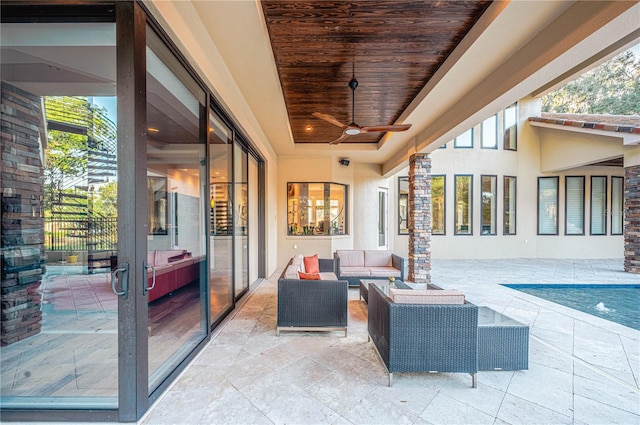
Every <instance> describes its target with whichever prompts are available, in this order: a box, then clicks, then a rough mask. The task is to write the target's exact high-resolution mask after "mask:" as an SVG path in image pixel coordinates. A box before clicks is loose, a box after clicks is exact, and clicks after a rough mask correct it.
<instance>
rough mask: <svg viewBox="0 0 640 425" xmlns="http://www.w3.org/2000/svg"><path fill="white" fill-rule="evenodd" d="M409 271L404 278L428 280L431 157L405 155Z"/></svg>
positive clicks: (424, 281)
mask: <svg viewBox="0 0 640 425" xmlns="http://www.w3.org/2000/svg"><path fill="white" fill-rule="evenodd" d="M408 223H409V274H408V277H407V280H408V281H410V282H415V283H431V157H430V156H429V155H428V154H414V155H411V157H410V158H409V220H408Z"/></svg>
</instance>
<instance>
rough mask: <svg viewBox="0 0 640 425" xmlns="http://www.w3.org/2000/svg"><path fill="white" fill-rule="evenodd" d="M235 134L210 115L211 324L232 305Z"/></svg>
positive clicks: (217, 118) (216, 117) (214, 116)
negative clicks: (232, 198)
mask: <svg viewBox="0 0 640 425" xmlns="http://www.w3.org/2000/svg"><path fill="white" fill-rule="evenodd" d="M231 140H232V133H231V130H230V129H229V127H227V126H226V125H225V124H224V123H223V122H222V120H220V118H219V117H218V116H216V115H214V114H211V115H210V116H209V143H210V145H209V179H210V180H209V196H210V221H211V225H210V232H211V235H210V239H209V250H210V252H209V298H210V301H209V303H210V311H211V318H210V324H214V323H215V322H216V321H218V320H219V319H220V318H221V317H222V316H223V314H224V313H225V312H226V311H227V310H228V309H229V308H230V307H231V306H232V304H233V292H232V290H233V234H232V228H233V221H232V220H233V215H232V214H233V203H232V202H231V196H232V187H231V182H230V176H231V166H232V163H231V158H232V153H231V148H232V146H233V144H232V142H231Z"/></svg>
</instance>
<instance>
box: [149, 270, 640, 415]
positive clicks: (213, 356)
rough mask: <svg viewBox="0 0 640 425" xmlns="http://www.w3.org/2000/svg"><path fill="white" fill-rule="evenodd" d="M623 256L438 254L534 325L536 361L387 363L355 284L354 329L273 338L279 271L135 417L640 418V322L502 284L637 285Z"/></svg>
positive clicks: (453, 273) (469, 293)
mask: <svg viewBox="0 0 640 425" xmlns="http://www.w3.org/2000/svg"><path fill="white" fill-rule="evenodd" d="M622 270H623V265H622V260H621V259H614V260H557V259H500V260H434V261H433V268H432V282H433V283H434V284H437V285H439V286H441V287H442V288H445V289H458V290H460V291H461V292H463V293H464V294H465V296H466V299H467V300H468V301H470V302H472V303H474V304H477V305H485V306H488V307H490V308H492V309H494V310H496V311H498V312H501V313H503V314H505V315H507V316H509V317H511V318H513V319H515V320H517V321H519V322H522V323H524V324H527V325H529V326H530V341H529V342H530V344H529V369H528V370H521V371H492V372H488V371H480V372H479V373H478V387H477V388H475V389H474V388H472V387H471V385H470V379H469V376H468V375H466V374H448V373H435V374H431V373H411V374H396V376H394V385H393V386H392V387H389V386H388V377H387V371H386V370H385V368H384V365H383V363H382V362H381V360H380V359H379V358H378V357H377V354H376V352H375V350H374V348H373V344H372V343H371V342H369V341H368V338H367V306H366V304H365V303H364V301H361V300H360V299H359V292H358V288H350V289H349V306H348V310H349V317H348V320H349V324H348V336H347V337H346V338H344V337H342V333H340V332H327V333H317V332H313V333H304V332H299V333H295V332H292V333H287V334H284V335H281V336H280V337H276V333H275V322H276V305H277V299H276V298H277V297H276V294H277V276H279V275H280V272H276V273H274V274H273V275H272V276H271V278H269V279H267V280H264V281H263V282H262V283H261V284H260V285H259V286H257V287H256V288H254V289H253V291H252V293H250V294H249V296H248V297H246V300H245V301H243V302H242V303H241V304H240V305H239V306H238V308H237V309H236V312H235V314H233V315H232V316H231V317H230V318H229V319H228V320H227V322H226V323H225V324H224V325H223V326H220V327H219V328H218V331H217V334H216V335H215V336H214V337H213V339H212V341H211V343H210V344H209V345H208V346H207V347H206V348H205V349H204V350H203V351H202V352H201V353H200V355H199V356H198V357H197V358H196V359H195V360H194V361H193V363H192V364H191V365H190V366H189V367H188V368H187V370H186V371H185V372H184V373H183V374H182V376H181V377H180V378H179V379H178V380H177V381H176V382H175V384H174V385H173V386H172V388H170V390H168V391H167V392H166V393H165V395H164V396H163V397H162V398H161V399H159V400H158V401H157V402H156V404H155V405H154V406H153V407H152V408H151V410H150V411H149V413H148V414H147V415H146V416H145V417H143V419H142V420H141V421H140V423H142V424H146V425H156V424H200V423H213V424H229V423H243V424H244V423H256V424H282V423H289V424H291V423H293V424H316V423H330V424H350V423H351V424H365V423H370V424H449V423H464V424H470V423H477V424H484V423H486V424H506V423H509V424H532V423H554V424H556V423H558V424H565V423H566V424H578V423H579V424H603V423H623V424H637V423H639V422H640V415H639V413H638V412H639V411H640V389H639V386H640V332H639V331H637V330H634V329H631V328H629V327H625V326H622V325H619V324H617V323H613V322H610V321H607V320H604V319H601V318H598V317H595V316H592V315H589V314H586V313H582V312H579V311H576V310H573V309H570V308H567V307H563V306H560V305H558V304H555V303H551V302H548V301H545V300H542V299H540V298H536V297H533V296H530V295H527V294H524V293H521V292H518V291H515V290H513V289H509V288H506V287H503V286H501V284H503V283H532V282H535V283H541V284H545V283H570V284H574V283H575V284H597V283H607V284H634V285H635V284H640V275H632V274H629V273H625V272H623V271H622Z"/></svg>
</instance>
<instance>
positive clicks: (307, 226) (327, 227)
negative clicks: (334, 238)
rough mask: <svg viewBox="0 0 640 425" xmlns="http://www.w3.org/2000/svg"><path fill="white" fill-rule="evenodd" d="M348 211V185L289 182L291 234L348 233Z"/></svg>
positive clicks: (289, 230) (289, 226)
mask: <svg viewBox="0 0 640 425" xmlns="http://www.w3.org/2000/svg"><path fill="white" fill-rule="evenodd" d="M346 214H347V186H346V185H342V184H338V183H287V220H288V223H289V225H288V228H287V234H288V235H294V236H312V235H345V234H347V227H346V218H345V217H346Z"/></svg>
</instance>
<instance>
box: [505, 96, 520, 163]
mask: <svg viewBox="0 0 640 425" xmlns="http://www.w3.org/2000/svg"><path fill="white" fill-rule="evenodd" d="M516 106H517V105H516V104H515V103H514V104H513V105H511V106H508V107H507V108H505V110H504V148H505V149H506V150H511V151H515V150H518V143H517V142H518V136H517V130H518V113H517V112H518V110H517V107H516Z"/></svg>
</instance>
